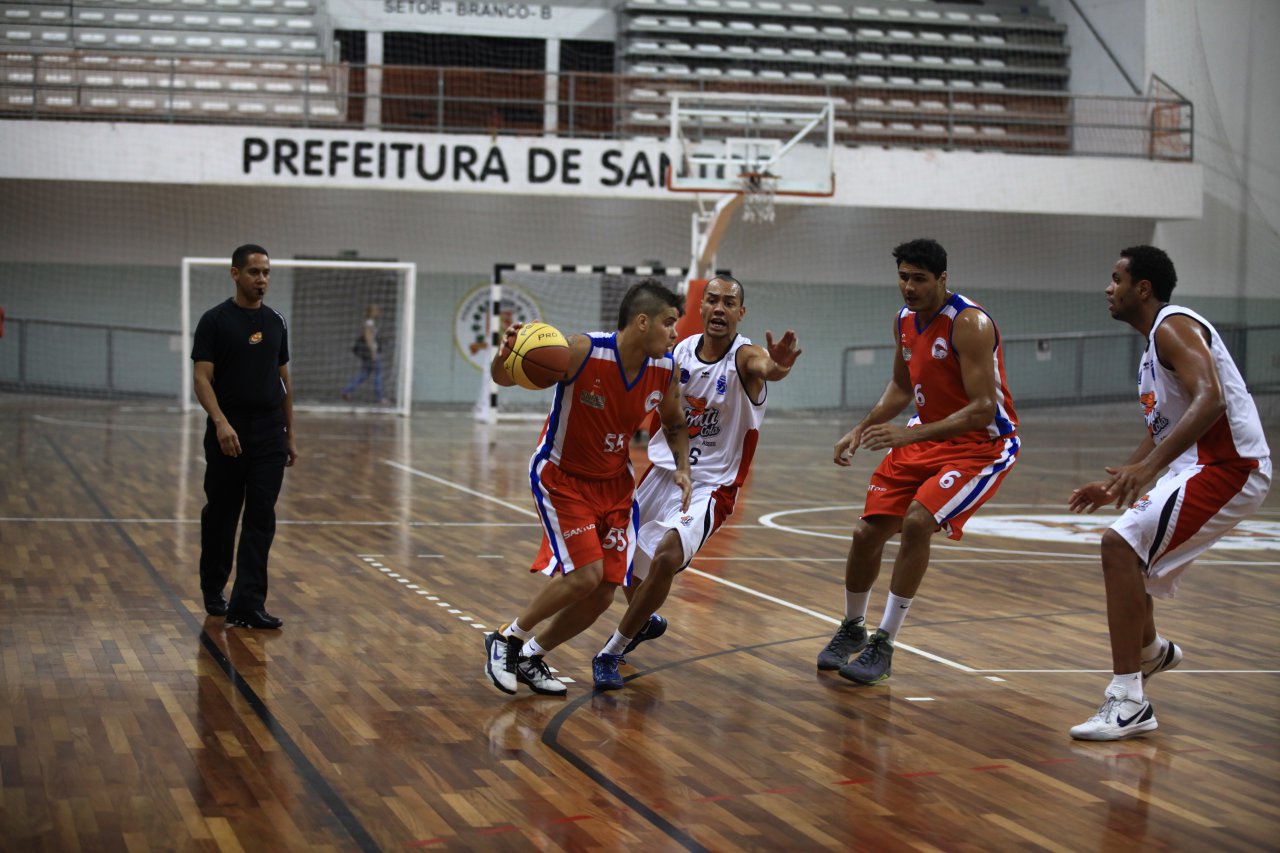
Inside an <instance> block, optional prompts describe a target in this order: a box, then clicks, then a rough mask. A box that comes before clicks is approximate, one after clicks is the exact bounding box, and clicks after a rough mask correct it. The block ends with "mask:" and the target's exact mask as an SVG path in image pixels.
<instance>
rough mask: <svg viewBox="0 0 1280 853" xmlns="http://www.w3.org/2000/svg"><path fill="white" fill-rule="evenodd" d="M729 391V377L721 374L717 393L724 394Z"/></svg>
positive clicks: (717, 384)
mask: <svg viewBox="0 0 1280 853" xmlns="http://www.w3.org/2000/svg"><path fill="white" fill-rule="evenodd" d="M728 389H729V377H728V376H725V375H724V374H723V373H722V374H720V378H719V379H717V380H716V393H717V394H724V392H725V391H727V390H728Z"/></svg>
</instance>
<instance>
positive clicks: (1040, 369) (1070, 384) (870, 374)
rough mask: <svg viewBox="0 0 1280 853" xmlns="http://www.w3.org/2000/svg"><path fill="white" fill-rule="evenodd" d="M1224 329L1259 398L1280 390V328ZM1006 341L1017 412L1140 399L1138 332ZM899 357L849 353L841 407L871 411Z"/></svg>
mask: <svg viewBox="0 0 1280 853" xmlns="http://www.w3.org/2000/svg"><path fill="white" fill-rule="evenodd" d="M1217 329H1218V333H1219V334H1220V335H1222V340H1223V343H1225V344H1226V346H1227V349H1228V351H1230V352H1231V355H1232V358H1233V359H1235V362H1236V366H1237V367H1238V368H1239V369H1240V373H1241V375H1242V376H1243V377H1244V379H1245V382H1246V383H1247V384H1248V385H1249V388H1250V390H1251V391H1252V392H1254V393H1259V392H1275V391H1277V390H1280V371H1277V370H1276V369H1275V367H1276V365H1277V364H1280V334H1277V333H1280V324H1277V323H1273V324H1258V325H1245V326H1218V327H1217ZM1001 340H1002V344H1003V347H1004V363H1005V373H1006V375H1007V377H1008V380H1009V388H1010V391H1011V392H1012V393H1013V401H1014V405H1015V406H1016V407H1019V408H1025V407H1028V406H1057V405H1077V404H1086V403H1105V402H1113V401H1117V400H1131V399H1132V400H1136V399H1137V390H1136V385H1135V382H1134V376H1135V370H1136V368H1137V364H1138V358H1139V356H1140V355H1141V353H1142V350H1143V348H1144V347H1145V346H1146V339H1145V338H1143V337H1142V336H1141V335H1138V334H1136V333H1135V332H1133V331H1132V330H1131V329H1124V330H1120V331H1114V332H1051V333H1044V334H1031V335H1005V336H1003V338H1002V339H1001ZM896 353H897V346H896V345H893V344H876V345H873V346H850V347H846V348H845V349H844V351H843V353H842V354H841V358H840V408H841V409H855V410H856V409H869V408H870V407H871V404H872V403H874V402H875V401H876V400H878V399H879V398H880V394H881V392H882V391H883V390H884V387H885V383H886V382H888V379H889V375H890V371H891V368H890V367H889V365H890V364H891V359H892V358H893V356H894V355H896ZM851 361H852V364H851ZM1099 365H1103V366H1105V369H1102V370H1099V369H1098V366H1099ZM855 386H857V387H856V393H855Z"/></svg>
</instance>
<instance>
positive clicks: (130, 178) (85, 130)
mask: <svg viewBox="0 0 1280 853" xmlns="http://www.w3.org/2000/svg"><path fill="white" fill-rule="evenodd" d="M0 150H3V151H4V156H3V157H0V178H15V179H24V180H54V181H110V182H126V183H144V184H222V185H233V186H253V187H264V186H281V187H313V188H325V189H385V190H409V191H425V192H449V193H458V192H480V193H500V194H505V195H522V196H539V195H551V196H574V197H585V198H627V199H663V200H668V201H679V202H685V203H687V202H688V201H689V199H690V196H689V195H687V194H683V193H672V192H669V191H667V189H666V180H665V178H666V171H667V165H668V163H669V162H670V161H669V159H668V153H667V145H666V141H665V140H659V139H652V138H649V139H616V140H608V139H564V138H560V137H553V136H497V135H493V136H489V135H484V136H475V135H454V134H442V133H389V132H380V131H369V130H363V129H360V128H346V129H319V128H279V127H253V126H218V127H205V126H199V125H169V124H143V123H132V122H128V123H120V124H111V123H107V122H56V121H0ZM834 169H835V175H836V180H835V185H836V192H835V195H834V196H832V197H831V198H801V199H790V198H783V197H779V198H778V203H779V204H790V203H795V204H806V205H825V204H829V205H836V206H842V207H869V208H874V207H879V208H893V209H918V210H957V211H980V212H993V213H1046V214H1056V215H1080V216H1108V217H1116V216H1120V217H1137V218H1143V219H1159V220H1169V219H1182V218H1198V217H1199V216H1200V215H1201V208H1202V202H1203V191H1202V190H1203V174H1202V170H1201V167H1200V166H1199V165H1197V164H1194V163H1163V162H1156V161H1151V160H1138V159H1122V158H1104V157H1048V156H1034V155H1033V156H1019V155H1013V154H983V153H978V152H971V151H950V152H946V151H913V150H910V149H883V148H875V147H863V148H847V147H842V146H841V147H837V148H836V151H835V163H834ZM708 198H709V199H711V200H714V199H716V198H718V195H716V194H715V193H711V194H708Z"/></svg>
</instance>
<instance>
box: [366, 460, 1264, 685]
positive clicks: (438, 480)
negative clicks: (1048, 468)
mask: <svg viewBox="0 0 1280 853" xmlns="http://www.w3.org/2000/svg"><path fill="white" fill-rule="evenodd" d="M382 461H383V462H384V463H385V464H387V465H390V466H391V467H393V468H396V469H399V470H401V471H405V472H407V473H409V474H413V475H414V476H416V477H422V478H424V479H427V480H430V481H432V482H433V483H439V484H440V485H442V486H448V487H449V488H451V489H457V490H458V491H460V492H465V493H466V494H469V495H474V496H476V497H478V498H481V499H483V500H487V501H492V502H493V503H496V504H499V505H500V506H504V507H507V508H508V509H511V510H513V511H515V512H519V513H524V514H525V515H529V516H534V517H536V516H537V514H536V513H535V512H534V511H533V510H531V509H528V508H527V507H522V506H519V505H517V504H513V503H510V502H509V501H504V500H502V499H500V498H495V497H493V496H492V495H486V494H484V493H483V492H478V491H476V490H475V489H472V488H469V487H467V486H464V485H462V484H461V483H455V482H453V481H451V480H446V479H444V478H443V477H437V476H436V475H434V474H428V473H426V472H425V471H419V470H417V469H416V468H410V467H409V466H408V465H401V464H400V463H399V462H396V461H394V460H391V459H384V460H382ZM801 511H803V510H788V511H787V512H801ZM779 514H780V513H773V514H772V515H779ZM763 522H764V519H763V518H762V519H761V523H762V524H763ZM766 526H769V525H766ZM777 529H779V530H790V528H786V527H781V526H777ZM794 532H798V533H803V532H804V531H794ZM824 535H829V534H824ZM840 538H843V537H840ZM965 550H970V551H978V550H981V551H984V552H986V551H987V550H988V549H980V548H968V549H965ZM1033 553H1039V552H1033ZM1040 556H1044V555H1043V554H1041V555H1040ZM685 571H686V572H692V573H693V574H695V575H698V576H699V577H702V578H706V579H707V580H710V581H714V582H716V583H718V584H723V585H724V586H727V587H729V588H730V589H735V590H737V591H739V592H744V593H746V594H747V595H753V596H755V597H756V598H759V599H761V600H763V601H768V602H770V603H771V604H777V605H779V606H782V607H786V608H789V609H791V610H794V611H796V612H797V613H803V614H805V615H806V616H812V617H814V618H815V619H819V620H821V621H823V622H827V623H829V624H832V625H839V624H840V620H839V619H837V618H835V617H833V616H827V615H826V614H825V613H819V612H818V611H816V610H811V609H809V608H808V607H805V606H803V605H800V604H796V603H794V602H791V601H787V600H786V599H784V598H778V597H777V596H774V595H769V594H768V593H765V592H761V591H759V590H757V589H752V588H751V587H749V586H744V585H742V584H740V583H735V582H734V581H731V580H726V579H725V578H721V577H717V576H715V575H711V574H707V573H706V572H702V571H699V570H698V569H695V568H693V567H692V566H690V567H689V568H687V569H685ZM894 645H895V646H896V647H897V648H900V649H904V650H906V651H908V652H911V653H912V654H916V655H919V656H920V657H923V658H928V659H929V660H931V661H934V662H935V663H940V664H942V665H943V666H949V667H951V668H952V669H957V670H959V671H961V672H969V673H973V674H975V675H988V674H1002V673H1040V674H1076V673H1099V672H1108V670H1102V669H974V668H973V667H971V666H965V665H964V664H962V663H957V662H956V661H953V660H948V659H947V658H944V657H941V656H939V655H935V654H933V653H931V652H926V651H924V650H923V649H918V648H916V647H914V646H909V645H907V644H906V643H894ZM1186 672H1188V673H1191V672H1200V673H1212V674H1215V675H1235V674H1247V673H1253V674H1256V673H1261V674H1267V675H1273V674H1277V673H1280V670H1274V669H1244V670H1222V669H1213V670H1186Z"/></svg>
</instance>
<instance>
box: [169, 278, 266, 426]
mask: <svg viewBox="0 0 1280 853" xmlns="http://www.w3.org/2000/svg"><path fill="white" fill-rule="evenodd" d="M191 360H192V361H211V362H213V391H214V394H215V395H217V398H218V406H219V408H221V409H222V411H224V412H226V413H228V414H235V413H242V412H266V411H271V410H272V409H279V408H280V406H281V404H282V403H283V402H284V395H285V390H284V380H283V379H281V378H280V366H281V365H283V364H288V363H289V330H288V329H287V328H286V327H285V322H284V318H283V317H281V316H280V314H279V312H277V311H276V310H275V309H273V308H268V307H267V306H266V305H263V306H261V307H260V308H241V307H240V306H239V305H237V304H236V301H235V299H234V298H232V299H228V300H227V301H226V302H223V303H222V304H220V305H216V306H214V307H213V308H210V309H209V310H208V311H206V312H205V313H204V316H203V317H201V318H200V322H199V324H198V325H197V326H196V339H195V343H194V344H193V345H192V347H191Z"/></svg>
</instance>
